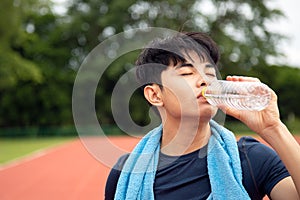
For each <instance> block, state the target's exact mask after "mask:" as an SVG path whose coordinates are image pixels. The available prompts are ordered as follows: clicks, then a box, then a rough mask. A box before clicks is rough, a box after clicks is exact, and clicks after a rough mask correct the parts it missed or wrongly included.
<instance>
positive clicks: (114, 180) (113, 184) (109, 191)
mask: <svg viewBox="0 0 300 200" xmlns="http://www.w3.org/2000/svg"><path fill="white" fill-rule="evenodd" d="M128 155H129V154H126V155H123V156H121V157H120V158H119V160H118V161H117V163H116V164H115V165H114V167H113V168H112V169H111V171H110V173H109V175H108V178H107V181H106V186H105V200H113V199H114V196H115V193H116V188H117V184H118V180H119V177H120V174H121V171H122V168H123V165H124V163H125V161H126V160H127V158H128Z"/></svg>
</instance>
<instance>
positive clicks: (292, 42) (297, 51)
mask: <svg viewBox="0 0 300 200" xmlns="http://www.w3.org/2000/svg"><path fill="white" fill-rule="evenodd" d="M52 1H53V2H55V3H56V4H57V6H56V7H55V10H56V11H57V12H58V13H64V12H65V11H66V6H65V5H64V3H65V2H66V1H67V0H52ZM269 5H270V6H271V7H276V8H279V9H280V10H282V11H283V12H284V13H285V15H286V18H285V19H281V20H280V21H276V22H274V24H271V25H270V29H272V30H275V31H278V32H280V33H283V34H284V35H286V36H288V37H289V38H290V39H289V40H287V41H286V42H282V43H279V44H278V45H279V48H282V50H283V53H285V54H286V57H285V58H283V59H280V60H279V59H278V58H277V59H276V58H275V59H274V61H272V62H275V63H277V64H287V65H290V66H294V67H299V68H300V11H299V8H300V1H299V0H269Z"/></svg>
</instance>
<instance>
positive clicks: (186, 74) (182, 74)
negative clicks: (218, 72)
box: [180, 72, 193, 76]
mask: <svg viewBox="0 0 300 200" xmlns="http://www.w3.org/2000/svg"><path fill="white" fill-rule="evenodd" d="M192 74H193V72H187V73H181V74H180V76H189V75H192Z"/></svg>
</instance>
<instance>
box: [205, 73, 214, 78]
mask: <svg viewBox="0 0 300 200" xmlns="http://www.w3.org/2000/svg"><path fill="white" fill-rule="evenodd" d="M206 76H210V77H216V74H212V73H206Z"/></svg>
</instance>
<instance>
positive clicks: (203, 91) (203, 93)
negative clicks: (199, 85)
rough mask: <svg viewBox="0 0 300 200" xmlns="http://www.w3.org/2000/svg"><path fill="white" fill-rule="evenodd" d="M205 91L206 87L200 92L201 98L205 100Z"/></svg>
mask: <svg viewBox="0 0 300 200" xmlns="http://www.w3.org/2000/svg"><path fill="white" fill-rule="evenodd" d="M206 90H207V87H204V88H203V89H202V91H201V93H202V96H203V97H205V98H206V96H205V92H206Z"/></svg>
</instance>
